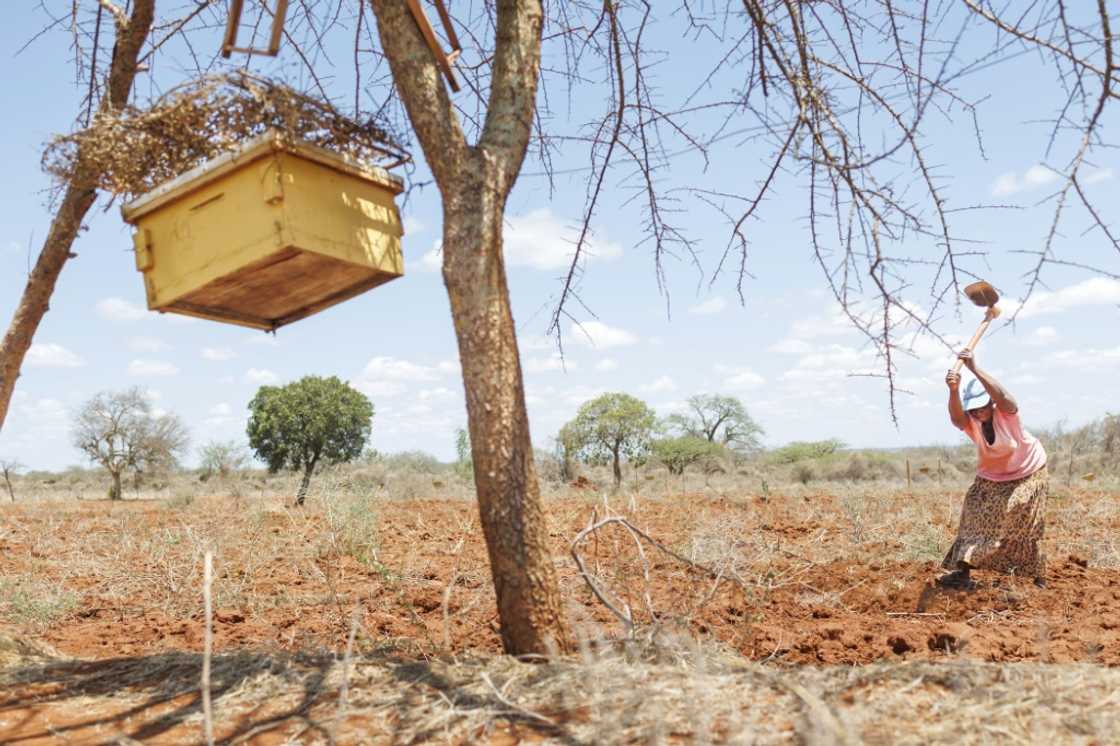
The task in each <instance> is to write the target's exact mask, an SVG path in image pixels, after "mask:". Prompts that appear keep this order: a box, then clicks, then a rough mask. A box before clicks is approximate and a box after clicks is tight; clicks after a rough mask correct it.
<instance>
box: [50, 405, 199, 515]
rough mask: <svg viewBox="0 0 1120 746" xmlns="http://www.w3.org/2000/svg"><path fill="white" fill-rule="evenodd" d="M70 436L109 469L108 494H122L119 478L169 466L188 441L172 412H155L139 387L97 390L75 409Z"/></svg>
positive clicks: (181, 423) (98, 462) (94, 459)
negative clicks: (97, 391) (122, 389)
mask: <svg viewBox="0 0 1120 746" xmlns="http://www.w3.org/2000/svg"><path fill="white" fill-rule="evenodd" d="M71 438H72V440H73V443H74V446H75V447H76V448H77V449H78V450H80V451H82V452H83V453H85V454H86V456H87V457H88V458H89V460H90V461H92V462H93V463H96V464H100V465H101V466H102V467H103V468H104V469H105V471H107V472H109V476H111V477H112V479H113V483H112V486H111V487H110V488H109V499H110V500H120V499H121V477H122V476H123V475H124V474H126V473H129V472H132V473H134V474H137V475H139V474H143V473H145V472H150V471H156V470H158V469H166V468H170V467H173V466H174V465H175V464H176V461H177V459H178V457H179V456H180V455H182V454H183V453H184V452H185V451H186V448H187V444H188V442H189V440H190V438H189V436H188V434H187V428H186V425H184V424H183V422H182V420H180V419H179V418H178V417H177V416H176V415H174V414H170V413H166V414H160V415H157V414H155V413H154V412H153V411H152V405H151V402H150V401H149V399H148V397H147V396H145V395H144V392H143V391H142V390H141V389H139V388H136V387H134V388H130V389H126V390H124V391H115V392H114V391H105V392H101V393H99V394H97V395H96V396H94V397H93V398H92V399H90V400H89V401H88V402H86V403H85V405H83V406H82V408H81V409H80V410H79V411H78V413H77V415H76V416H75V418H74V424H73V428H72V430H71Z"/></svg>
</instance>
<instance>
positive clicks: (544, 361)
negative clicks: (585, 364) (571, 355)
mask: <svg viewBox="0 0 1120 746" xmlns="http://www.w3.org/2000/svg"><path fill="white" fill-rule="evenodd" d="M578 369H579V365H578V364H577V363H576V361H574V360H565V359H564V358H563V357H562V356H561V355H560V353H559V352H554V353H552V354H551V355H549V356H548V357H531V358H527V359H526V360H525V370H526V371H528V372H529V373H546V372H548V371H552V370H578Z"/></svg>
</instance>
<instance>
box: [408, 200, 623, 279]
mask: <svg viewBox="0 0 1120 746" xmlns="http://www.w3.org/2000/svg"><path fill="white" fill-rule="evenodd" d="M578 237H579V233H578V231H577V230H576V228H575V227H573V226H566V225H564V223H563V222H562V221H561V220H559V219H558V218H557V217H556V216H555V215H553V214H552V211H551V210H549V209H548V208H547V207H541V208H538V209H536V210H531V211H530V212H527V213H525V214H524V215H510V216H507V217H506V224H505V230H504V232H503V234H502V245H503V251H504V253H505V260H506V264H507V265H509V266H511V267H530V268H532V269H541V270H556V269H563V268H565V267H567V266H568V265H569V264H570V263H571V261H572V256H573V255H574V253H575V242H576V240H577V239H578ZM619 256H622V247H621V246H620V245H618V244H617V243H613V242H612V241H610V240H609V239H607V238H605V236H603V235H599V236H590V237H589V238H588V240H586V241H585V243H584V247H583V251H582V252H581V254H580V260H581V261H582V262H583V263H585V264H586V263H587V262H592V261H598V260H602V259H615V258H617V257H619ZM442 261H443V260H442V258H441V256H440V244H439V242H436V244H435V245H433V246H432V249H431V250H430V251H428V252H426V253H425V254H424V255H423V257H421V259H420V265H421V267H422V268H424V269H427V270H429V271H435V270H438V269H439V268H440V264H441V262H442Z"/></svg>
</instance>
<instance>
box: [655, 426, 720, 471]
mask: <svg viewBox="0 0 1120 746" xmlns="http://www.w3.org/2000/svg"><path fill="white" fill-rule="evenodd" d="M650 448H651V450H652V452H653V460H654V461H656V462H658V463H659V464H661V465H662V466H664V467H665V468H666V469H668V470H669V473H670V474H676V475H680V474H684V470H685V469H687V468H688V467H690V466H692V465H693V464H699V465H704V463H705V462H708V463H709V464H711V463H712V462H716V461H718V460H719V458H720V457H721V456H722V455H723V454H724V453H725V452H726V449H725V448H724V447H723V446H722V445H720V444H719V443H713V442H712V441H710V440H708V439H707V438H703V437H699V436H696V435H682V436H680V437H677V438H661V439H660V440H655V441H653V442H652V443H651V444H650Z"/></svg>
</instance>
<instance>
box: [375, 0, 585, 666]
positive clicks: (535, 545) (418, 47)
mask: <svg viewBox="0 0 1120 746" xmlns="http://www.w3.org/2000/svg"><path fill="white" fill-rule="evenodd" d="M495 6H496V11H497V25H496V28H495V51H494V57H493V66H492V75H491V80H490V97H489V100H488V101H487V106H486V117H485V123H484V125H483V127H482V133H481V137H480V138H479V141H478V144H477V145H474V146H472V145H469V144H468V143H467V141H466V138H465V136H464V134H463V130H462V127H461V126H460V123H459V117H458V114H457V113H456V111H455V107H454V106H453V104H452V102H451V100H450V98H449V96H448V94H447V89H446V88H445V84H444V81H443V77H442V75H441V73H440V70H439V68H438V67H437V65H436V62H435V58H434V55H433V54H432V52H431V51H430V50H429V49H428V47H427V44H426V43H425V41H424V39H423V37H422V36H421V35H420V31H419V29H418V28H417V26H416V23H415V21H414V20H413V18H412V16H411V14H410V13H409V11H408V7H407V5H406V4H405V2H404V0H373V9H374V13H375V14H376V15H377V29H378V34H379V36H380V38H381V44H382V47H383V48H384V50H385V56H386V57H387V58H388V60H389V67H390V69H391V71H392V73H393V81H394V83H395V84H396V87H397V90H398V91H399V92H400V96H401V99H402V100H403V102H404V105H405V109H406V110H407V111H408V118H409V121H410V122H411V123H412V128H413V131H414V132H415V133H416V136H417V139H418V140H419V142H420V145H421V147H422V148H423V149H424V156H425V159H426V160H427V162H428V165H429V167H430V168H431V169H432V174H433V175H434V176H435V180H436V183H437V184H438V185H439V189H440V194H441V197H442V201H443V279H444V283H445V284H446V285H447V294H448V297H449V298H450V300H451V315H452V318H453V320H454V324H455V335H456V338H457V340H458V343H459V357H460V360H461V361H462V366H463V386H464V389H465V390H466V399H467V419H468V423H469V430H470V436H471V457H472V461H473V463H474V480H475V489H476V490H477V492H478V508H479V516H480V520H481V522H482V530H483V534H484V536H485V538H486V548H487V552H488V554H489V558H490V573H491V576H492V577H493V580H494V590H495V592H496V594H497V602H498V616H499V619H500V621H501V633H502V644H503V646H504V648H505V651H506V652H507V653H510V654H512V655H527V654H533V655H548V654H551V653H553V652H554V651H556V650H566V649H568V648H569V647H570V644H569V639H568V631H567V627H566V624H565V621H564V614H563V607H562V604H561V601H560V591H559V586H558V584H557V582H556V573H555V568H554V567H553V564H552V555H551V553H550V551H549V544H548V538H549V534H548V526H547V522H546V520H545V513H544V506H543V504H542V503H541V496H540V487H539V485H538V483H537V473H536V470H535V468H534V466H533V447H532V443H531V442H530V440H529V420H528V415H527V413H526V409H525V391H524V385H523V382H522V378H521V360H520V357H519V355H518V350H517V338H516V333H515V329H514V324H513V314H512V311H511V310H510V305H509V290H508V288H507V286H506V275H505V265H504V262H503V259H502V218H503V215H504V212H505V205H506V198H507V197H508V196H509V192H510V189H511V188H512V187H513V184H514V181H516V179H517V175H518V173H519V172H520V170H521V164H522V163H523V162H524V160H525V151H526V149H527V148H528V144H529V137H530V134H531V131H532V124H533V113H534V108H535V105H536V92H537V80H538V76H539V73H540V54H541V24H542V16H543V10H542V8H541V3H540V0H497V2H496V3H495Z"/></svg>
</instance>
